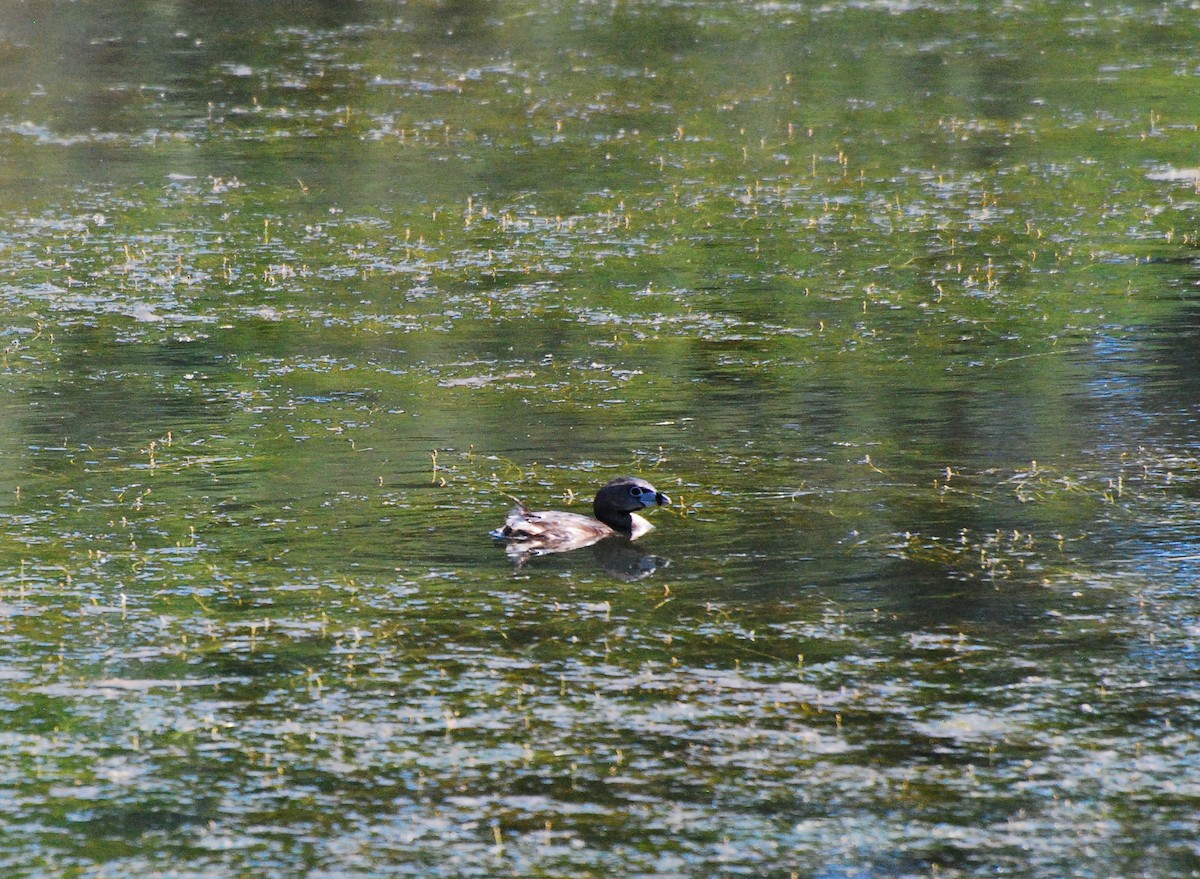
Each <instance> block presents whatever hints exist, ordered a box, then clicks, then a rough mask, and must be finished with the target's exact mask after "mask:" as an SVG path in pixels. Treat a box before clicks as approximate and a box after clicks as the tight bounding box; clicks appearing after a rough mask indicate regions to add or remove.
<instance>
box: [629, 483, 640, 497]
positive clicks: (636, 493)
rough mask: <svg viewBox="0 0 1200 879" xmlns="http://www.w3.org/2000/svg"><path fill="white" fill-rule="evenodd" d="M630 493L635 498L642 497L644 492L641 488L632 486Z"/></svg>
mask: <svg viewBox="0 0 1200 879" xmlns="http://www.w3.org/2000/svg"><path fill="white" fill-rule="evenodd" d="M629 493H630V494H631V495H633V496H634V497H641V496H642V490H641V488H639V487H638V486H636V485H631V486H629Z"/></svg>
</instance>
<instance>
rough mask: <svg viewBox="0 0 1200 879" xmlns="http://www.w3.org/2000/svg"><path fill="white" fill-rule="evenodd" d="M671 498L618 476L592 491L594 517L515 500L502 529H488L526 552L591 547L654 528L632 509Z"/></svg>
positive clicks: (634, 536) (633, 479) (645, 484)
mask: <svg viewBox="0 0 1200 879" xmlns="http://www.w3.org/2000/svg"><path fill="white" fill-rule="evenodd" d="M670 502H671V499H670V498H669V497H667V496H666V495H665V494H663V493H662V492H661V491H659V490H658V489H656V488H655V487H654V486H653V485H651V484H650V483H649V482H647V481H646V480H644V479H638V478H636V477H633V476H619V477H617V478H616V479H613V480H611V481H610V482H608V483H606V484H605V485H604V487H603V488H601V489H600V491H598V492H597V493H596V499H595V500H594V501H593V502H592V509H593V510H594V511H595V513H596V518H595V519H593V518H591V517H590V516H581V515H580V514H579V513H563V512H559V511H558V510H544V511H539V512H534V511H532V510H530V509H529V508H528V507H526V506H525V505H524V504H520V501H518V503H519V504H520V506H518V507H517V508H516V509H514V510H513V511H512V512H511V513H509V514H508V519H507V520H506V521H505V523H504V527H503V528H497V529H496V530H495V531H493V532H492V537H494V538H495V539H496V540H510V541H514V542H521V543H522V544H523V546H525V547H527V548H528V551H527V553H526V554H529V555H540V554H542V553H549V552H566V551H568V550H572V549H579V548H581V547H584V546H591V545H592V544H593V543H595V542H596V541H598V540H603V539H604V538H606V537H624V538H626V539H627V540H637V539H638V538H639V537H641V536H642V535H643V534H645V533H646V532H647V531H650V530H651V529H653V528H654V526H653V525H651V524H650V523H649V522H647V521H646V520H645V519H644V518H642V517H641V516H639V515H638V514H637V513H635V512H634V510H643V509H645V508H646V507H662V506H666V505H667V504H669V503H670Z"/></svg>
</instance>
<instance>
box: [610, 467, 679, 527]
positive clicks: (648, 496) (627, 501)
mask: <svg viewBox="0 0 1200 879" xmlns="http://www.w3.org/2000/svg"><path fill="white" fill-rule="evenodd" d="M669 503H671V499H670V498H669V497H667V496H666V495H665V494H663V493H662V492H661V491H659V490H658V489H657V488H655V487H654V486H653V485H651V484H650V483H649V482H647V481H646V480H644V479H638V478H637V477H636V476H618V477H617V478H616V479H613V480H611V481H610V482H607V483H605V485H604V487H603V488H601V489H600V491H599V492H597V493H596V500H595V501H594V502H593V503H592V509H593V510H595V513H596V518H597V519H599V520H600V521H601V522H604V523H605V524H606V525H609V526H610V527H612V528H616V529H617V530H618V531H625V532H628V531H629V528H630V520H629V514H630V513H632V512H634V511H636V510H644V509H645V508H646V507H665V506H666V505H667V504H669Z"/></svg>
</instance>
